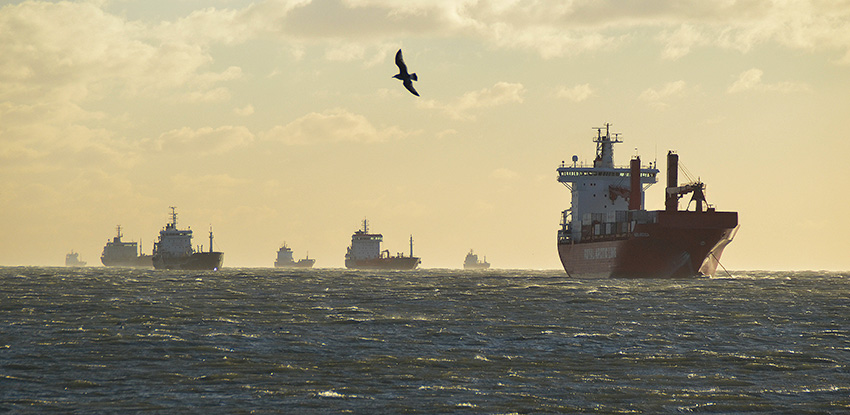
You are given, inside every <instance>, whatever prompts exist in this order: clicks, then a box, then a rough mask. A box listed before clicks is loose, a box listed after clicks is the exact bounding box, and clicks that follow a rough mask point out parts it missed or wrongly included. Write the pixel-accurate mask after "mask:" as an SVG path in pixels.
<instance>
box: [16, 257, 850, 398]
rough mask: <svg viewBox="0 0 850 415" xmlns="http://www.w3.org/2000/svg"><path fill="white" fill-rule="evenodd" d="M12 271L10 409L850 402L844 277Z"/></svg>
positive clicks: (849, 321)
mask: <svg viewBox="0 0 850 415" xmlns="http://www.w3.org/2000/svg"><path fill="white" fill-rule="evenodd" d="M733 275H734V276H732V277H729V278H714V279H693V280H676V281H669V280H642V281H632V280H589V281H576V280H570V279H567V278H566V277H565V275H564V273H563V272H555V271H490V272H464V271H446V270H426V271H416V272H379V273H375V272H350V271H344V270H309V271H294V272H292V271H290V272H287V271H278V270H273V269H225V270H223V271H220V272H208V273H207V272H183V273H181V272H165V271H153V270H130V269H105V268H82V269H67V268H31V267H11V268H10V267H6V268H0V412H5V411H10V412H45V411H60V412H76V413H100V412H128V411H149V412H159V413H181V412H186V413H198V412H207V411H215V412H217V413H218V412H225V413H240V412H259V413H263V412H267V413H278V412H281V413H337V412H354V413H540V412H566V413H580V412H602V413H665V412H716V413H730V412H762V413H794V414H798V413H843V412H847V411H850V370H848V369H849V368H848V362H850V338H849V337H848V327H850V317H848V315H850V313H848V308H850V274H835V273H832V274H829V273H733Z"/></svg>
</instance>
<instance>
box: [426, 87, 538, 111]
mask: <svg viewBox="0 0 850 415" xmlns="http://www.w3.org/2000/svg"><path fill="white" fill-rule="evenodd" d="M524 93H525V87H524V86H523V85H522V84H520V83H510V82H497V83H496V84H495V85H493V87H491V88H484V89H481V90H478V91H472V92H467V93H465V94H463V95H462V96H461V97H459V98H457V99H455V100H454V101H452V102H448V103H441V102H438V101H436V100H425V101H421V102H420V103H419V106H420V107H422V108H431V109H439V110H442V111H443V112H445V113H446V114H447V115H448V116H449V117H451V118H454V119H457V120H471V119H474V118H475V117H474V116H473V115H470V114H469V112H471V111H474V110H477V109H481V108H493V107H497V106H500V105H504V104H510V103H521V102H522V100H523V98H522V95H523V94H524Z"/></svg>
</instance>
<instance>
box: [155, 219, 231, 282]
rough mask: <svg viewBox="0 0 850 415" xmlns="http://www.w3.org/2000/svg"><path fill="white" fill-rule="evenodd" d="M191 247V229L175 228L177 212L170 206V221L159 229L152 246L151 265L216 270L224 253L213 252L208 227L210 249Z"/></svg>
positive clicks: (181, 268)
mask: <svg viewBox="0 0 850 415" xmlns="http://www.w3.org/2000/svg"><path fill="white" fill-rule="evenodd" d="M202 251H203V248H202V247H201V248H199V249H198V250H197V251H196V250H194V249H192V230H191V229H187V230H179V229H177V212H176V211H175V208H174V207H173V206H172V207H171V222H170V223H168V224H167V225H165V229H163V230H161V231H159V241H157V242H156V243H154V246H153V267H154V268H156V269H179V270H218V269H219V268H221V264H222V262H223V260H224V253H222V252H213V233H212V229H210V250H209V251H207V252H202Z"/></svg>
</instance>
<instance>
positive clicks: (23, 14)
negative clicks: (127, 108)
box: [0, 1, 241, 103]
mask: <svg viewBox="0 0 850 415" xmlns="http://www.w3.org/2000/svg"><path fill="white" fill-rule="evenodd" d="M207 14H212V12H208V13H207ZM165 26H169V25H168V24H166V25H165ZM161 27H162V26H161V25H160V26H159V27H158V26H157V25H151V24H145V23H143V22H138V21H128V20H127V19H126V18H124V17H120V16H116V15H113V14H109V13H107V12H105V11H104V10H102V9H100V8H99V7H98V6H97V4H96V3H94V2H80V3H75V2H57V3H53V2H49V3H48V2H38V1H24V2H21V3H19V4H17V5H8V6H5V7H2V8H0V56H3V59H2V60H0V98H2V99H14V100H16V101H19V102H21V101H22V102H27V101H31V100H38V101H39V102H41V103H45V102H58V103H80V102H83V101H84V100H90V99H98V98H99V97H101V96H105V95H108V94H110V93H111V92H112V91H118V92H120V93H122V94H124V95H126V96H138V95H147V96H151V95H153V94H154V93H155V94H157V95H159V94H169V93H171V94H174V95H176V96H177V97H180V96H184V98H185V97H189V98H191V99H194V100H209V99H221V97H222V95H223V94H222V91H221V86H220V84H221V83H222V82H225V81H229V80H233V79H238V78H239V77H241V70H240V68H238V67H234V66H231V67H228V68H227V69H225V70H224V71H222V72H216V71H209V70H206V69H204V68H205V67H206V66H207V65H208V64H210V63H211V62H212V57H211V56H210V54H209V52H208V47H209V43H210V42H213V41H221V40H220V39H218V38H217V37H214V36H213V37H211V36H210V35H206V36H205V37H203V38H199V36H195V33H196V32H203V31H201V30H196V31H194V32H191V33H182V32H180V33H178V32H174V33H172V31H170V30H164V31H159V30H158V29H160V28H161ZM166 34H171V36H166Z"/></svg>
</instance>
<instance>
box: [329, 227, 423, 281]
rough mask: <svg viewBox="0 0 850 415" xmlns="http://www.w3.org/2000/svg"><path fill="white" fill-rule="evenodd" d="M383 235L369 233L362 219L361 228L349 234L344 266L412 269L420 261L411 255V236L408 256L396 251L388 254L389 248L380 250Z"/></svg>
mask: <svg viewBox="0 0 850 415" xmlns="http://www.w3.org/2000/svg"><path fill="white" fill-rule="evenodd" d="M383 240H384V236H383V235H381V234H380V233H369V222H368V221H367V220H365V219H364V220H363V229H362V230H358V231H356V232H354V234H353V235H351V246H349V247H348V251H347V252H346V253H345V267H346V268H353V269H388V270H407V269H414V268H416V266H418V265H419V264H420V263H421V261H420V259H419V258H417V257H415V256H413V236H411V237H410V256H404V254H403V253H398V254H396V255H395V256H390V251H389V250H384V251H381V242H383Z"/></svg>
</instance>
